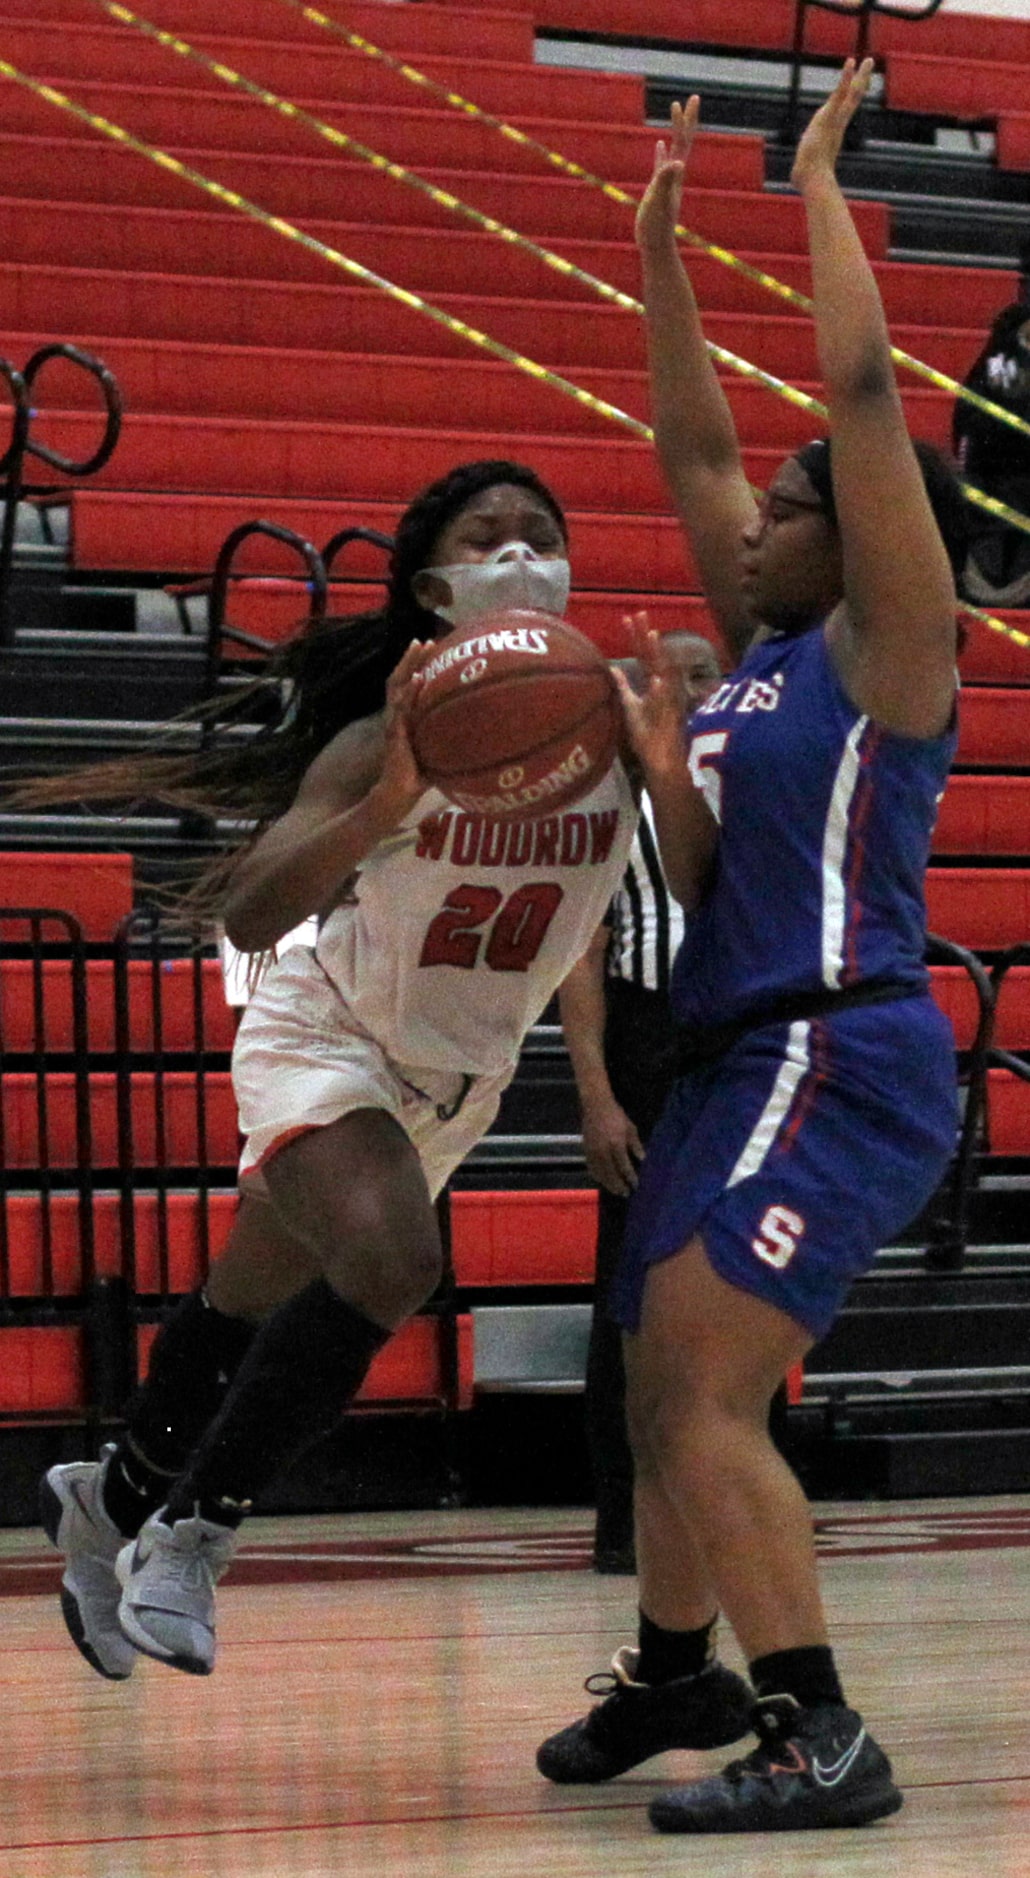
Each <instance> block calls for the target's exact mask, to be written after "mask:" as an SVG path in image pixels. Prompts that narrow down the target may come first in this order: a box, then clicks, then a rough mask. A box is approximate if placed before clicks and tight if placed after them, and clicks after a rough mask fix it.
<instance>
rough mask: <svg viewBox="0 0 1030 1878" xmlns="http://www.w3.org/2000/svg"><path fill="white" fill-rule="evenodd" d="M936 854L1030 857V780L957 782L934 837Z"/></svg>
mask: <svg viewBox="0 0 1030 1878" xmlns="http://www.w3.org/2000/svg"><path fill="white" fill-rule="evenodd" d="M933 850H934V853H935V854H970V855H979V854H984V855H987V854H990V855H1003V854H1030V776H953V777H952V779H951V781H950V782H949V784H948V787H947V789H946V791H945V794H944V800H943V801H942V803H941V806H940V810H939V813H938V817H937V827H936V829H935V831H934V838H933Z"/></svg>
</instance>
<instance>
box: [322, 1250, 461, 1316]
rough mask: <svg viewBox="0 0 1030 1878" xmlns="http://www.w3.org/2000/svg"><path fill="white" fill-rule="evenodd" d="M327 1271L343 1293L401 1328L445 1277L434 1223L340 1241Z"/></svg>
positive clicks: (362, 1308)
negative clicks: (421, 1228)
mask: <svg viewBox="0 0 1030 1878" xmlns="http://www.w3.org/2000/svg"><path fill="white" fill-rule="evenodd" d="M325 1276H326V1278H327V1279H328V1280H329V1283H330V1284H331V1285H332V1286H333V1287H334V1289H335V1290H337V1291H339V1292H340V1294H341V1296H342V1297H345V1298H347V1299H348V1301H349V1302H350V1303H351V1304H353V1305H354V1306H355V1307H356V1308H357V1309H358V1310H361V1311H364V1312H365V1313H366V1315H367V1316H369V1317H371V1318H372V1319H373V1320H374V1321H375V1322H376V1323H379V1324H385V1325H387V1326H389V1327H391V1328H396V1327H397V1326H398V1325H400V1324H403V1323H404V1322H405V1321H406V1320H407V1318H409V1317H413V1316H414V1314H415V1312H416V1311H418V1310H420V1309H421V1307H422V1305H423V1304H425V1303H426V1301H427V1300H428V1299H429V1298H431V1297H432V1295H433V1293H434V1291H435V1290H436V1288H437V1286H438V1285H439V1283H440V1279H441V1277H442V1276H443V1253H442V1250H441V1246H440V1240H439V1236H438V1235H437V1233H436V1231H435V1228H434V1229H427V1230H426V1231H424V1232H417V1231H416V1232H411V1231H410V1230H409V1231H407V1232H395V1233H393V1234H392V1235H391V1236H390V1237H388V1238H386V1239H384V1240H382V1241H380V1242H379V1243H378V1244H374V1243H370V1242H369V1241H367V1240H366V1241H365V1242H364V1244H363V1245H362V1246H360V1247H357V1246H355V1244H354V1242H353V1241H351V1242H350V1244H340V1245H338V1246H337V1247H336V1248H335V1249H334V1251H333V1252H332V1253H331V1254H330V1255H329V1256H327V1258H326V1261H325Z"/></svg>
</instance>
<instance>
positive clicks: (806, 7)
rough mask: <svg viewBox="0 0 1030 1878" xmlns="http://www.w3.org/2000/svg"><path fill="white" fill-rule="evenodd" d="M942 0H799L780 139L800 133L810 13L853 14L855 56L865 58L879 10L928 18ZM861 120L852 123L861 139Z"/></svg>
mask: <svg viewBox="0 0 1030 1878" xmlns="http://www.w3.org/2000/svg"><path fill="white" fill-rule="evenodd" d="M941 4H942V0H921V4H918V5H915V6H903V5H896V4H891V0H796V10H795V14H794V43H793V45H792V47H791V55H790V56H791V67H790V83H789V86H788V89H787V108H786V111H785V113H784V118H783V124H782V126H781V129H780V141H781V142H782V143H786V144H793V143H796V141H797V136H798V117H799V114H800V109H801V69H802V66H803V65H804V61H805V39H806V33H807V28H808V15H809V12H810V10H811V9H812V8H813V7H815V8H817V9H818V10H819V11H820V12H823V13H841V14H844V15H845V16H848V17H853V18H854V19H855V21H856V33H855V45H854V49H853V50H854V56H855V58H856V59H859V60H861V59H864V58H865V56H866V54H867V53H868V51H869V35H870V32H871V30H872V22H873V17H874V15H875V14H877V13H880V14H883V15H884V16H885V17H887V18H890V19H900V20H912V21H913V22H917V21H919V20H928V19H929V18H930V17H931V15H932V14H934V13H936V12H938V11H939V9H940V7H941ZM857 123H858V120H857V119H856V120H855V122H854V123H853V124H852V126H851V131H852V139H851V141H852V142H853V143H854V142H857V141H858V140H859V138H860V135H861V133H860V131H859V130H858V129H857V128H856V126H857Z"/></svg>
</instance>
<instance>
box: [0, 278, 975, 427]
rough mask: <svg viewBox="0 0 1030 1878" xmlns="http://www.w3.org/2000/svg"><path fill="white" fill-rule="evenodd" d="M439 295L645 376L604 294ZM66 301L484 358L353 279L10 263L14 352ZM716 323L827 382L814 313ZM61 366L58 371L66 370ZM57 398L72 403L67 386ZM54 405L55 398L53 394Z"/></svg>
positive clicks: (562, 359) (135, 321) (932, 346)
mask: <svg viewBox="0 0 1030 1878" xmlns="http://www.w3.org/2000/svg"><path fill="white" fill-rule="evenodd" d="M433 298H434V301H435V302H436V304H437V305H438V306H440V307H441V308H442V309H443V311H445V312H452V313H454V314H456V315H457V316H459V317H461V318H463V319H466V320H468V321H470V323H471V324H472V325H473V326H475V327H476V328H477V329H478V330H479V331H481V332H486V333H489V334H490V335H491V336H492V337H493V338H496V339H500V340H502V341H503V342H504V343H505V344H506V345H510V346H511V347H512V348H513V349H514V350H515V351H517V352H528V353H529V354H530V356H532V357H536V358H539V359H541V361H543V362H544V363H547V364H551V365H553V366H554V367H555V368H556V369H557V370H559V371H562V372H564V373H565V375H566V376H569V375H571V376H573V377H575V376H576V372H575V370H573V369H572V368H575V367H578V368H582V367H584V366H586V367H588V368H589V367H593V368H595V369H596V370H598V371H605V372H611V371H619V370H623V369H629V370H631V371H642V370H643V369H644V366H645V341H644V328H643V322H642V321H640V320H638V319H634V318H632V317H629V316H627V314H626V313H624V312H623V311H622V310H621V309H619V308H618V307H610V306H605V305H603V304H602V303H601V302H600V301H597V302H596V303H595V304H594V305H593V306H592V307H591V309H590V312H589V317H586V316H585V314H584V307H583V305H582V303H577V302H575V301H569V300H550V299H548V300H546V301H541V300H534V299H531V298H530V299H517V298H514V297H513V298H510V299H507V298H505V299H502V298H498V297H495V296H492V295H479V296H475V297H470V296H469V295H468V294H450V295H448V294H434V296H433ZM764 304H766V305H768V301H767V300H766V301H765V302H764ZM58 306H59V307H60V309H61V313H62V318H63V323H62V325H61V327H60V334H64V333H65V332H66V331H68V330H73V331H74V333H75V336H76V339H77V340H78V342H79V343H80V344H88V343H89V342H90V336H91V340H92V343H93V345H94V346H95V347H99V348H101V350H102V349H103V347H104V346H105V344H106V343H107V342H108V341H109V339H111V338H120V339H122V340H123V341H125V342H126V343H128V344H131V346H133V347H137V346H138V347H140V348H142V347H143V346H145V345H146V344H147V342H148V341H149V342H156V343H159V344H160V343H162V342H163V343H165V344H174V345H182V344H184V343H187V344H189V343H192V344H195V345H200V346H207V347H209V348H211V347H215V346H218V345H236V346H246V347H250V346H253V347H255V348H258V349H264V348H274V349H275V351H276V353H277V354H278V356H279V357H280V358H282V359H283V361H284V363H285V364H286V366H287V368H288V367H289V361H290V359H291V357H293V356H294V355H298V356H300V355H302V354H303V353H304V352H310V351H312V350H315V351H319V350H320V351H321V352H322V353H323V355H324V354H326V353H331V352H335V351H336V350H337V349H338V347H339V343H340V339H341V335H346V343H347V350H348V352H351V353H365V354H372V353H383V354H388V355H391V356H412V357H421V356H423V355H426V354H428V353H431V354H432V355H433V356H434V357H436V358H441V357H442V358H451V359H455V360H459V361H460V360H467V359H469V358H471V357H473V356H474V355H473V354H472V352H471V350H470V347H469V344H468V341H467V340H464V339H461V338H460V337H458V336H457V335H455V334H451V333H448V332H447V331H446V330H445V329H444V328H443V327H441V326H438V325H436V324H435V323H434V324H433V325H432V326H431V325H430V324H429V322H428V321H426V320H422V319H417V318H415V317H414V316H413V315H412V313H411V311H410V309H409V308H407V307H404V306H401V305H399V304H397V303H396V302H394V301H391V300H388V299H386V298H385V297H384V296H383V294H381V293H378V292H375V291H374V290H373V289H371V288H368V287H355V286H350V285H348V284H346V282H343V281H342V280H341V282H340V284H339V285H337V284H336V283H335V282H331V283H329V284H328V285H325V286H314V285H305V284H303V283H299V282H298V283H295V284H293V285H289V284H278V283H275V282H271V281H260V280H255V281H247V282H242V281H237V280H224V279H218V278H217V277H215V276H211V277H208V278H196V279H194V278H191V277H189V276H186V275H183V274H153V273H147V272H141V273H139V274H138V275H135V276H134V275H128V274H125V273H122V272H119V271H118V270H114V269H95V270H94V269H91V268H73V267H55V266H51V265H46V264H44V263H40V264H39V265H38V266H35V265H34V266H31V267H23V266H19V265H16V264H14V263H11V264H10V265H7V266H5V268H4V269H3V271H2V272H0V327H2V328H3V329H4V330H5V333H6V335H7V337H6V340H5V343H6V344H7V345H8V347H9V348H10V351H9V356H10V357H12V358H14V359H15V360H18V361H23V360H24V359H25V358H27V356H28V354H29V352H30V351H31V349H32V346H33V345H34V343H35V342H36V335H39V336H40V338H46V339H48V340H49V339H53V338H54V337H56V336H58V328H56V327H55V326H54V325H53V324H52V322H53V319H54V315H55V308H56V307H58ZM705 331H706V333H707V335H708V337H709V338H710V339H711V340H712V341H713V342H714V343H715V344H716V345H720V346H725V347H726V349H727V350H728V351H730V352H735V353H736V354H737V355H738V356H739V357H745V358H748V359H750V360H751V361H752V362H753V363H754V364H756V365H759V366H761V367H762V369H763V370H765V371H770V372H773V373H775V374H776V375H777V376H778V377H781V378H787V379H790V380H791V382H793V381H794V380H795V379H798V380H815V379H817V378H818V362H817V359H816V352H815V334H814V330H813V328H812V324H811V321H810V320H809V319H808V318H807V316H806V315H804V314H801V313H798V314H779V313H773V314H770V313H762V312H758V311H752V312H749V313H741V312H712V311H706V314H705ZM893 338H894V340H895V342H896V344H897V345H898V346H900V347H901V348H902V349H903V350H905V351H907V352H909V353H911V354H912V356H913V357H915V358H921V359H925V360H926V362H927V363H928V364H930V365H933V366H934V367H936V368H937V369H938V370H941V371H945V372H948V373H949V374H951V375H952V376H956V375H957V376H958V377H959V378H961V377H962V376H963V374H964V373H965V372H966V371H967V369H968V368H969V366H970V365H971V363H972V361H973V360H974V358H975V357H976V355H977V353H978V352H979V350H980V347H981V345H982V343H983V329H982V328H978V327H974V326H968V327H966V326H950V327H928V326H925V325H914V326H912V325H904V324H900V325H899V324H895V326H894V328H893ZM157 356H158V355H155V357H157ZM191 362H192V360H191ZM52 369H53V371H54V372H55V374H56V372H57V367H56V366H55V367H53V368H52ZM157 369H158V368H157V367H155V371H156V370H157ZM52 382H58V383H63V382H64V381H63V379H61V380H57V379H54V380H51V378H50V373H49V370H48V374H47V377H46V378H45V379H43V380H41V381H40V383H41V391H42V390H43V389H44V388H47V387H49V385H50V384H51V383H52ZM155 382H156V381H155ZM160 382H166V379H165V378H162V380H161V381H160ZM901 382H902V384H903V385H905V386H909V387H912V388H915V387H917V386H918V384H919V380H918V379H916V378H914V377H912V376H910V375H908V374H906V373H902V375H901ZM58 401H59V402H66V401H67V400H65V399H64V397H63V395H62V398H61V399H60V400H58ZM47 402H49V403H52V402H54V400H53V399H52V398H51V397H50V396H49V392H48V394H47ZM166 408H168V407H166Z"/></svg>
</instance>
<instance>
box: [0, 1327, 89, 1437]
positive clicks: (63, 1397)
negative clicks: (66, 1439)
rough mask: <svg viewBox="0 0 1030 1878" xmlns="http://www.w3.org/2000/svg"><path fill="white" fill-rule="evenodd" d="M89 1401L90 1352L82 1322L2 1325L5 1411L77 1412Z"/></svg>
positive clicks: (1, 1404)
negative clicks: (87, 1370)
mask: <svg viewBox="0 0 1030 1878" xmlns="http://www.w3.org/2000/svg"><path fill="white" fill-rule="evenodd" d="M85 1404H86V1353H85V1345H84V1337H83V1333H82V1331H81V1330H80V1329H78V1328H77V1327H75V1328H72V1327H70V1326H69V1327H65V1326H64V1325H61V1326H54V1325H50V1324H46V1325H33V1326H32V1327H31V1328H30V1327H27V1326H21V1325H18V1326H16V1327H15V1326H12V1325H9V1324H8V1325H4V1326H2V1327H0V1414H3V1415H6V1416H11V1415H44V1414H56V1413H60V1412H62V1411H65V1412H67V1413H69V1414H75V1413H77V1412H78V1411H80V1410H81V1409H82V1408H84V1407H85Z"/></svg>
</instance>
